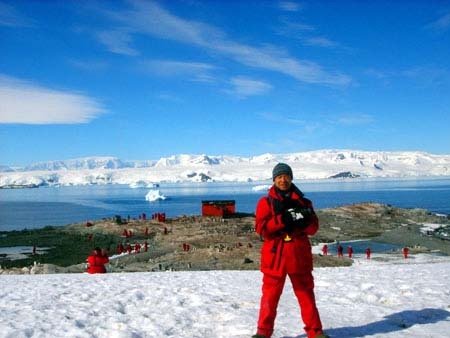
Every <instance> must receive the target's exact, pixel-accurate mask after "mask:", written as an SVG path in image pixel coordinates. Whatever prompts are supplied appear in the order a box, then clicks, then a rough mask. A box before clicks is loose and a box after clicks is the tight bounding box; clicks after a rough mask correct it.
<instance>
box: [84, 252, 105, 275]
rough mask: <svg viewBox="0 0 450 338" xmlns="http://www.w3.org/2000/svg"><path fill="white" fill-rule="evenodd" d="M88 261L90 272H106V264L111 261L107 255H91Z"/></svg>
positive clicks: (88, 270)
mask: <svg viewBox="0 0 450 338" xmlns="http://www.w3.org/2000/svg"><path fill="white" fill-rule="evenodd" d="M87 262H88V265H89V266H88V268H87V272H88V273H106V268H105V264H106V263H108V262H109V259H108V257H105V256H97V255H90V256H89V257H88V258H87Z"/></svg>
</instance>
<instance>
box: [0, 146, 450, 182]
mask: <svg viewBox="0 0 450 338" xmlns="http://www.w3.org/2000/svg"><path fill="white" fill-rule="evenodd" d="M278 162H285V163H288V164H289V165H290V166H291V167H292V168H293V171H294V176H295V177H294V178H297V179H342V178H349V179H352V178H381V177H391V178H402V177H403V178H404V177H430V176H450V155H433V154H429V153H425V152H369V151H355V150H317V151H309V152H299V153H289V154H263V155H259V156H254V157H239V156H225V155H221V156H210V155H204V154H202V155H187V154H180V155H173V156H170V157H163V158H161V159H159V160H148V161H128V160H121V159H118V158H115V157H86V158H78V159H70V160H60V161H50V162H39V163H33V164H30V165H28V166H25V167H8V166H0V187H3V188H19V187H38V186H47V185H86V184H129V185H131V186H134V187H140V186H153V185H154V184H155V183H162V182H174V183H175V182H205V181H217V182H256V181H266V180H271V172H272V168H273V166H274V165H275V164H276V163H278Z"/></svg>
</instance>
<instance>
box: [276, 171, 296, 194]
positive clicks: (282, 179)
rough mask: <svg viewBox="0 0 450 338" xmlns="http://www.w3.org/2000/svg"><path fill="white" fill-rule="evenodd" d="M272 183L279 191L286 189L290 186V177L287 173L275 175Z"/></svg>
mask: <svg viewBox="0 0 450 338" xmlns="http://www.w3.org/2000/svg"><path fill="white" fill-rule="evenodd" d="M274 184H275V186H276V187H277V188H278V189H280V190H281V191H286V190H289V188H290V187H291V184H292V178H291V176H289V175H286V174H281V175H278V176H277V177H275V181H274Z"/></svg>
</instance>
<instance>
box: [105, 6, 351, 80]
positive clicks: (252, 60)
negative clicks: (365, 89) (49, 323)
mask: <svg viewBox="0 0 450 338" xmlns="http://www.w3.org/2000/svg"><path fill="white" fill-rule="evenodd" d="M133 4H134V6H135V10H132V11H127V12H124V13H121V14H120V13H112V14H110V15H111V17H112V18H114V19H115V20H117V21H119V22H120V23H121V25H126V26H127V32H134V33H143V34H149V35H151V36H156V37H158V38H161V39H168V40H173V41H177V42H181V43H185V44H190V45H193V46H197V47H199V48H203V49H206V50H209V51H211V52H214V53H219V54H221V55H223V56H227V57H229V58H231V59H232V60H234V61H236V62H239V63H241V64H244V65H246V66H249V67H254V68H261V69H266V70H270V71H275V72H279V73H282V74H285V75H287V76H291V77H293V78H295V79H297V80H299V81H303V82H307V83H318V84H330V85H348V84H350V83H351V81H352V80H351V78H350V77H349V76H347V75H345V74H341V73H339V72H330V71H327V70H325V69H324V68H323V67H322V66H320V65H319V64H317V63H315V62H311V61H307V60H299V59H296V58H294V57H291V56H290V55H289V54H288V53H286V52H284V53H280V52H279V51H274V49H273V48H271V49H268V48H263V47H254V46H250V45H246V44H242V43H237V42H234V41H233V40H230V39H229V38H227V36H226V34H225V33H224V32H222V31H220V30H219V29H218V28H216V27H213V26H211V25H208V24H205V23H202V22H197V21H189V20H185V19H182V18H180V17H177V16H175V15H172V14H171V13H169V12H168V11H166V10H165V9H163V8H162V7H160V6H159V5H158V4H156V3H153V2H142V1H133ZM130 34H131V33H130ZM129 37H130V35H128V33H127V35H126V36H125V37H124V36H122V39H121V40H120V41H121V42H122V43H121V44H120V46H121V48H122V49H123V50H124V51H125V52H124V54H127V53H128V51H129V50H134V49H133V48H131V47H128V49H129V50H128V49H127V47H126V46H124V45H123V44H126V43H130V42H131V41H130V39H129ZM104 40H105V41H103V42H104V43H105V42H108V41H109V40H108V39H104ZM116 50H117V51H120V49H119V48H117V49H116ZM128 54H129V53H128Z"/></svg>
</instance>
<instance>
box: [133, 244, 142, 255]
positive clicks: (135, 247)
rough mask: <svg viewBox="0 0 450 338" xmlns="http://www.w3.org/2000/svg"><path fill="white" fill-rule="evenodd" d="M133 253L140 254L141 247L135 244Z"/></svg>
mask: <svg viewBox="0 0 450 338" xmlns="http://www.w3.org/2000/svg"><path fill="white" fill-rule="evenodd" d="M134 252H135V253H139V252H141V245H140V244H139V243H136V244H135V245H134Z"/></svg>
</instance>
